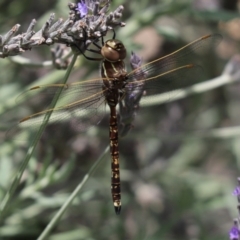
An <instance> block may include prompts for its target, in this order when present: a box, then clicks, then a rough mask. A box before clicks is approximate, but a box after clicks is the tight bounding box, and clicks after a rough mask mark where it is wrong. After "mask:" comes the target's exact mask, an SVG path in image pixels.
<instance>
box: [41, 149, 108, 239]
mask: <svg viewBox="0 0 240 240" xmlns="http://www.w3.org/2000/svg"><path fill="white" fill-rule="evenodd" d="M107 152H109V146H108V147H106V149H105V150H104V152H103V153H102V154H101V156H100V157H99V158H98V160H97V161H96V162H95V163H94V164H93V166H92V167H91V168H90V170H89V172H88V173H87V174H86V175H85V176H84V178H83V180H82V181H81V182H80V183H79V184H78V186H77V187H76V188H75V190H74V191H73V192H72V194H71V195H70V196H69V198H68V199H67V200H66V202H65V203H64V204H63V205H62V207H61V208H60V209H59V210H58V212H57V213H56V214H55V216H54V217H53V218H52V220H51V221H50V222H49V223H48V225H47V227H46V228H45V229H44V231H43V232H42V233H41V235H40V236H39V237H38V238H37V240H44V239H46V237H47V236H48V235H49V233H50V231H51V230H52V229H53V227H54V226H55V225H56V224H57V223H58V221H59V220H60V218H61V217H62V215H63V214H64V212H65V211H66V210H67V208H68V206H69V205H70V204H71V203H72V201H73V199H74V198H75V197H76V196H77V194H78V193H79V192H80V190H81V189H82V187H83V186H84V184H85V183H86V182H87V180H88V179H89V177H90V176H91V174H92V173H93V172H94V170H95V169H96V168H97V167H98V165H99V164H100V162H101V161H102V159H103V157H104V156H105V154H106V153H107Z"/></svg>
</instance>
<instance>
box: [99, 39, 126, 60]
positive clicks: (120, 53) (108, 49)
mask: <svg viewBox="0 0 240 240" xmlns="http://www.w3.org/2000/svg"><path fill="white" fill-rule="evenodd" d="M101 54H102V55H103V57H104V58H105V59H106V60H108V61H110V62H117V61H121V60H123V59H125V57H126V54H127V53H126V49H125V47H124V45H123V44H122V43H121V42H120V41H118V40H116V39H113V40H108V41H106V43H105V45H104V46H103V47H102V49H101Z"/></svg>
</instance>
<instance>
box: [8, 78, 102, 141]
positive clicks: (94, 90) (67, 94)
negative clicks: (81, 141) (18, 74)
mask: <svg viewBox="0 0 240 240" xmlns="http://www.w3.org/2000/svg"><path fill="white" fill-rule="evenodd" d="M30 91H34V92H35V91H36V92H37V93H39V94H40V95H41V97H44V96H47V98H48V97H52V98H53V96H54V95H55V94H56V93H58V92H60V91H61V95H60V97H59V102H61V104H60V105H59V104H58V105H57V106H56V107H55V108H52V109H46V110H44V111H42V112H38V113H36V114H32V115H30V116H27V117H25V118H23V119H22V120H20V122H19V123H18V124H17V125H16V126H15V127H13V128H11V129H10V130H9V131H8V132H7V138H12V137H13V138H14V140H17V141H26V138H28V136H25V135H26V134H25V135H24V134H23V132H25V131H26V129H27V130H28V131H31V132H33V133H35V132H37V131H38V129H39V127H40V126H41V124H42V123H43V121H44V119H45V116H46V114H49V113H50V114H51V116H50V119H49V121H48V123H49V124H58V123H61V124H62V123H68V122H70V123H71V126H72V128H73V129H74V131H77V132H82V131H86V130H87V129H88V128H89V127H90V126H92V125H94V124H98V123H99V122H100V121H101V119H102V118H103V116H104V114H105V98H104V92H103V90H102V80H101V81H100V80H95V81H92V80H90V81H86V82H79V83H72V84H56V85H44V86H37V87H34V88H32V89H31V90H30ZM24 94H25V95H26V94H29V92H26V93H24ZM22 96H23V95H22ZM15 134H17V136H15Z"/></svg>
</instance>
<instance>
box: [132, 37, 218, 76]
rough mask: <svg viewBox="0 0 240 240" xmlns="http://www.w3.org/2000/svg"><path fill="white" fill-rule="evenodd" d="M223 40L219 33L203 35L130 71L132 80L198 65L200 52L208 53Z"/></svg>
mask: <svg viewBox="0 0 240 240" xmlns="http://www.w3.org/2000/svg"><path fill="white" fill-rule="evenodd" d="M221 40H222V36H221V35H219V34H213V35H207V36H204V37H201V38H199V39H197V40H195V41H193V42H191V43H189V44H187V45H186V46H184V47H182V48H180V49H179V50H177V51H175V52H173V53H171V54H168V55H166V56H164V57H162V58H159V59H156V60H154V61H152V62H150V63H147V64H145V65H143V66H141V67H139V68H137V69H135V70H133V71H132V72H130V73H129V75H128V76H129V79H130V81H131V80H132V79H139V78H141V77H142V74H143V73H144V74H146V75H147V77H151V76H156V75H161V74H163V73H166V72H169V71H171V70H173V69H176V68H179V67H181V66H185V65H189V64H194V65H198V64H199V63H198V57H197V55H198V54H206V53H208V52H209V51H211V50H212V49H213V48H214V47H215V46H216V45H217V44H219V43H220V41H221Z"/></svg>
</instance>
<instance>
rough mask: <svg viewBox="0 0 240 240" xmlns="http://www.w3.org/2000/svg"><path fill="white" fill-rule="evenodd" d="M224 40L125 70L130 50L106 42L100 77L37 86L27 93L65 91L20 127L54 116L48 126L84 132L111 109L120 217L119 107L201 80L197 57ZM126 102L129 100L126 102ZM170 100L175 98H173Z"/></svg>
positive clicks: (215, 37)
mask: <svg viewBox="0 0 240 240" xmlns="http://www.w3.org/2000/svg"><path fill="white" fill-rule="evenodd" d="M221 39H222V37H221V35H219V34H212V35H206V36H203V37H201V38H199V39H197V40H195V41H193V42H191V43H189V44H188V45H186V46H184V47H182V48H180V49H178V50H177V51H175V52H173V53H171V54H168V55H166V56H164V57H161V58H158V59H156V60H154V61H151V62H149V63H147V64H144V65H142V66H139V67H136V68H135V69H133V70H131V71H127V68H126V67H125V58H126V56H127V50H126V48H125V46H124V44H123V43H122V42H121V41H120V40H118V39H115V38H113V39H109V40H107V41H105V42H104V43H103V45H102V46H101V49H100V50H99V53H100V54H101V70H100V74H101V76H100V78H97V79H91V80H87V81H80V82H74V83H70V84H49V85H40V86H35V87H32V88H31V89H29V91H28V92H34V93H36V94H40V95H41V96H43V97H45V96H46V97H50V99H52V98H53V97H54V96H55V94H56V93H58V92H59V91H61V94H60V97H59V99H58V103H59V104H58V105H57V106H56V107H54V108H48V109H46V110H43V111H41V112H38V113H35V114H32V115H29V116H27V117H24V118H23V119H21V120H20V121H19V123H18V125H19V127H24V126H25V127H29V128H33V129H37V128H38V127H39V125H40V124H41V123H42V122H43V120H44V117H45V115H46V114H49V113H50V114H51V116H50V119H49V123H52V124H55V123H62V122H64V121H65V122H66V121H69V120H70V119H72V118H76V119H77V120H76V121H74V127H75V129H76V130H77V131H80V132H81V131H86V130H87V129H88V128H89V127H91V126H92V125H94V124H95V125H96V124H98V123H99V122H100V120H101V119H102V118H103V116H104V115H105V107H106V106H107V107H108V108H109V110H110V113H109V116H110V120H109V139H110V155H111V195H112V200H113V205H114V208H115V212H116V214H120V212H121V186H120V166H119V147H118V142H119V122H118V114H117V106H118V104H119V103H121V102H123V101H124V100H125V101H126V102H131V101H129V99H130V100H131V98H134V97H135V95H136V94H137V93H139V92H140V93H141V94H143V93H144V95H154V94H160V93H164V92H171V91H175V90H178V89H181V88H185V87H188V86H191V85H192V84H194V83H197V82H200V81H202V78H201V76H202V72H203V71H202V68H201V67H200V66H199V65H198V64H197V57H196V53H204V52H205V53H207V52H209V51H210V50H212V49H213V47H215V46H216V45H217V44H218V43H219V42H220V41H221ZM126 98H128V99H127V100H126ZM169 98H171V94H169Z"/></svg>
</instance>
